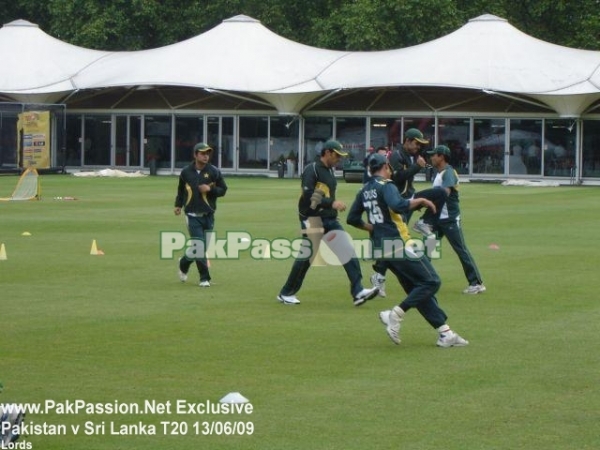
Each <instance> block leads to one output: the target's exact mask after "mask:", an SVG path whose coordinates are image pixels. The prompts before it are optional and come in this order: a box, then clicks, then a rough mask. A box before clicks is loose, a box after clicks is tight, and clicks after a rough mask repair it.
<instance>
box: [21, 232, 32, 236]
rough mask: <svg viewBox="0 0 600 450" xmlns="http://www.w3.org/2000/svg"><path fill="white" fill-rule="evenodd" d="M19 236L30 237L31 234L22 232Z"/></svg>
mask: <svg viewBox="0 0 600 450" xmlns="http://www.w3.org/2000/svg"><path fill="white" fill-rule="evenodd" d="M21 236H31V233H30V232H29V231H23V233H21Z"/></svg>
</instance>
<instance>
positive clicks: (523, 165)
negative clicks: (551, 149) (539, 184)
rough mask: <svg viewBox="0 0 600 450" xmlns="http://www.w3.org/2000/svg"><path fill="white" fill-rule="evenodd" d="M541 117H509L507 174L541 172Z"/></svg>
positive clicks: (537, 173) (536, 173)
mask: <svg viewBox="0 0 600 450" xmlns="http://www.w3.org/2000/svg"><path fill="white" fill-rule="evenodd" d="M541 142H542V120H541V119H511V120H510V142H509V144H508V149H509V150H508V173H509V175H523V174H531V175H540V174H541V173H542V159H541V145H540V143H541Z"/></svg>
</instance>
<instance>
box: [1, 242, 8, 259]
mask: <svg viewBox="0 0 600 450" xmlns="http://www.w3.org/2000/svg"><path fill="white" fill-rule="evenodd" d="M7 259H8V257H7V256H6V247H4V242H3V243H2V245H0V261H6V260H7Z"/></svg>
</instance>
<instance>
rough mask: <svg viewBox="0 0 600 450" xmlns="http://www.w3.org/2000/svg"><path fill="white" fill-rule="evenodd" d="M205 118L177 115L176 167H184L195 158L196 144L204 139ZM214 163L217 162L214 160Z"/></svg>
mask: <svg viewBox="0 0 600 450" xmlns="http://www.w3.org/2000/svg"><path fill="white" fill-rule="evenodd" d="M203 129H204V118H203V117H202V116H201V117H191V116H185V117H183V116H179V117H178V116H176V117H175V167H177V168H183V167H185V166H186V165H188V164H189V163H190V162H191V161H192V159H193V158H194V155H193V153H194V145H196V144H197V143H198V142H203V141H204V136H203V134H202V133H203V131H202V130H203ZM212 164H216V162H215V161H212Z"/></svg>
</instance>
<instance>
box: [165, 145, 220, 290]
mask: <svg viewBox="0 0 600 450" xmlns="http://www.w3.org/2000/svg"><path fill="white" fill-rule="evenodd" d="M212 152H213V149H212V147H210V146H209V145H208V144H205V143H204V142H200V143H198V144H196V145H195V146H194V161H193V162H192V163H191V164H189V165H188V166H186V167H184V168H183V170H182V171H181V174H180V175H179V184H178V185H177V196H176V197H175V215H176V216H178V215H180V214H181V211H182V208H184V212H185V222H186V224H187V228H188V231H189V233H190V238H192V239H197V240H200V241H203V242H204V245H205V246H206V245H207V242H206V233H207V232H209V231H212V229H213V228H214V225H215V211H216V210H217V198H218V197H223V196H224V195H225V193H226V192H227V184H226V183H225V180H224V179H223V176H222V175H221V171H220V170H219V169H218V168H216V167H215V166H213V165H212V164H210V163H209V160H210V156H211V155H212ZM205 250H206V248H205ZM193 261H196V267H197V268H198V272H199V274H200V283H199V284H200V287H210V280H211V276H210V272H209V270H208V262H207V260H206V256H205V254H203V255H199V257H197V258H194V259H190V258H189V257H187V256H185V255H184V256H183V257H181V258H180V259H179V279H180V280H181V282H182V283H183V282H185V281H187V278H188V271H189V269H190V266H191V265H192V262H193Z"/></svg>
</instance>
